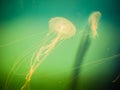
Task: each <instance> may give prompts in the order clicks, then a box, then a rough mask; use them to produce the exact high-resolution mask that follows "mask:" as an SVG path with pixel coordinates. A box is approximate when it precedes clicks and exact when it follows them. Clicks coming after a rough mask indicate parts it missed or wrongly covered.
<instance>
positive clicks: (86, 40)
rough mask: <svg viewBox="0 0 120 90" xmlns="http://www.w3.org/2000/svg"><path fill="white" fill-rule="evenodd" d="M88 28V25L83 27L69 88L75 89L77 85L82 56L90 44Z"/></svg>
mask: <svg viewBox="0 0 120 90" xmlns="http://www.w3.org/2000/svg"><path fill="white" fill-rule="evenodd" d="M89 31H90V29H89V28H88V26H87V27H86V28H85V29H84V31H83V33H82V37H81V41H80V45H79V48H78V51H77V54H76V59H75V63H74V66H73V68H74V70H73V72H72V81H71V82H70V90H77V86H78V80H79V73H80V69H81V68H80V66H81V64H82V61H83V60H84V56H85V55H86V52H87V50H88V48H89V45H90V35H89Z"/></svg>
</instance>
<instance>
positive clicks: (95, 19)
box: [88, 11, 101, 38]
mask: <svg viewBox="0 0 120 90" xmlns="http://www.w3.org/2000/svg"><path fill="white" fill-rule="evenodd" d="M100 18H101V13H100V12H99V11H96V12H93V13H91V14H90V16H89V19H88V23H89V25H90V28H91V30H92V36H93V38H95V37H96V36H97V28H98V23H99V20H100Z"/></svg>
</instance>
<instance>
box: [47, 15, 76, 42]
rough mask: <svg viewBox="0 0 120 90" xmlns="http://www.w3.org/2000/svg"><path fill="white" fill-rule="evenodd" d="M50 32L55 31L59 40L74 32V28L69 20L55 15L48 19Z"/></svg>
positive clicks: (72, 34)
mask: <svg viewBox="0 0 120 90" xmlns="http://www.w3.org/2000/svg"><path fill="white" fill-rule="evenodd" d="M49 29H50V32H51V33H55V34H56V35H57V36H58V37H60V40H64V39H68V38H70V37H72V36H74V34H75V33H76V28H75V26H74V25H73V24H72V22H70V21H69V20H67V19H65V18H63V17H55V18H52V19H51V20H50V21H49Z"/></svg>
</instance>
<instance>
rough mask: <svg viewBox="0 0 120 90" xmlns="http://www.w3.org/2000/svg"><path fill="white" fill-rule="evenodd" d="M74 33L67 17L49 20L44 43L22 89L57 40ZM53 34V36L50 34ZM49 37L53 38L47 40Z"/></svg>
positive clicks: (22, 88) (33, 60)
mask: <svg viewBox="0 0 120 90" xmlns="http://www.w3.org/2000/svg"><path fill="white" fill-rule="evenodd" d="M75 33H76V29H75V27H74V25H73V24H72V23H71V22H70V21H69V20H67V19H65V18H62V17H55V18H52V19H51V20H50V21H49V32H48V34H47V36H46V39H45V42H44V44H43V45H42V46H41V48H40V49H39V50H38V52H37V53H36V55H35V56H34V58H32V64H31V67H30V70H29V71H28V73H27V75H26V81H25V83H24V84H23V86H22V87H21V90H24V89H25V88H26V87H27V85H28V84H29V82H30V79H31V77H32V75H33V73H34V72H35V70H36V69H37V67H38V66H39V65H40V64H41V63H42V62H43V61H44V60H45V58H46V57H47V56H48V54H49V53H50V52H51V51H52V50H53V49H54V48H55V46H56V44H57V43H58V42H59V41H62V40H65V39H68V38H70V37H72V36H73V35H74V34H75ZM53 34H54V38H53V37H51V35H53ZM49 38H53V39H51V40H50V41H49Z"/></svg>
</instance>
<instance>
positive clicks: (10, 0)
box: [0, 0, 120, 90]
mask: <svg viewBox="0 0 120 90" xmlns="http://www.w3.org/2000/svg"><path fill="white" fill-rule="evenodd" d="M118 1H119V0H0V88H1V90H3V89H4V85H5V81H6V79H7V76H8V73H9V72H10V70H11V68H12V66H13V65H14V64H15V63H16V62H17V61H20V62H19V64H18V65H17V66H18V67H19V68H17V67H15V69H14V70H13V72H14V73H13V74H12V76H11V80H10V82H9V85H8V86H9V87H8V88H7V90H20V87H21V85H22V84H23V82H24V81H25V75H26V73H27V71H28V70H29V67H30V59H31V57H32V54H33V53H34V52H35V50H36V49H39V48H40V46H41V42H42V41H43V39H44V37H45V35H46V34H47V33H48V30H49V26H48V24H49V23H48V22H49V20H50V19H51V18H54V17H64V18H66V19H68V20H70V21H71V22H72V23H73V24H74V25H75V27H76V30H77V33H76V35H75V36H74V37H72V38H70V39H68V40H65V41H64V42H62V43H59V44H58V45H57V47H56V48H55V49H54V50H53V51H52V52H51V53H50V55H49V56H48V57H47V58H46V60H45V61H44V62H43V63H42V64H41V66H40V67H39V68H38V69H37V70H36V72H35V73H34V75H33V77H32V79H31V82H30V89H31V90H110V89H112V90H115V88H119V86H118V82H119V81H118V80H117V81H116V83H112V81H113V80H114V79H115V78H116V77H117V76H118V75H119V72H120V69H119V68H120V67H119V65H120V64H119V63H120V61H119V60H120V40H119V39H120V26H119V20H120V18H119V16H120V14H119V6H118V3H119V2H118ZM93 11H100V12H101V13H102V17H101V20H100V23H99V26H98V37H97V38H96V39H90V44H89V47H88V50H87V51H86V52H85V55H84V59H82V60H80V59H79V58H77V56H79V53H78V52H79V47H81V44H82V43H81V42H80V41H81V39H82V38H83V37H82V34H83V33H82V32H80V31H81V30H83V29H84V28H85V27H88V26H86V24H87V19H88V16H89V15H90V13H91V12H93ZM84 47H86V45H85V46H82V47H81V48H84ZM76 60H80V62H81V64H80V66H78V67H74V64H75V61H76ZM19 65H20V66H19ZM77 68H80V69H79V74H78V75H79V77H76V78H77V85H76V86H74V89H71V86H72V83H74V82H73V81H74V80H73V79H75V78H74V77H73V73H74V71H75V70H76V69H77ZM75 87H76V88H75Z"/></svg>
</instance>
